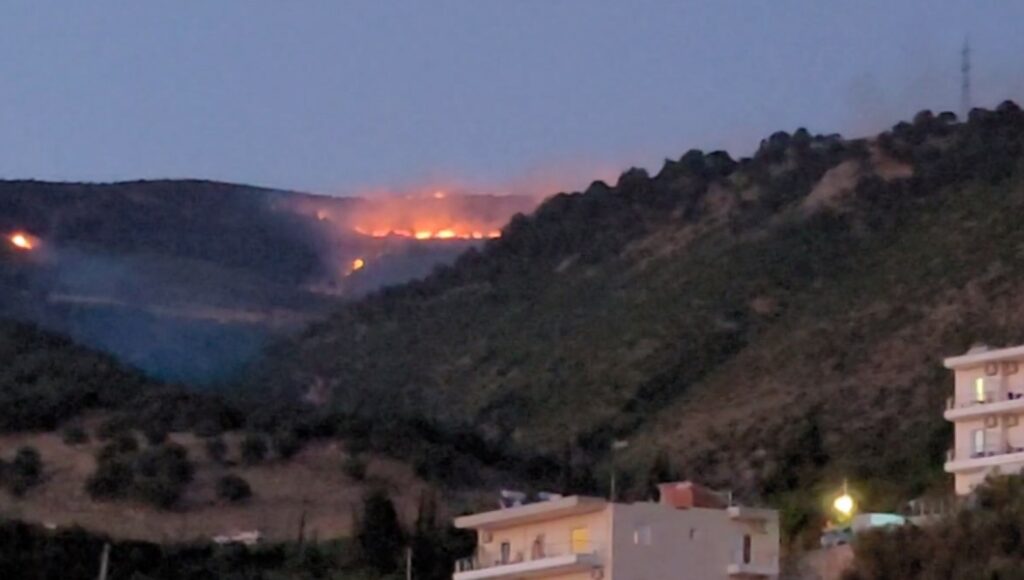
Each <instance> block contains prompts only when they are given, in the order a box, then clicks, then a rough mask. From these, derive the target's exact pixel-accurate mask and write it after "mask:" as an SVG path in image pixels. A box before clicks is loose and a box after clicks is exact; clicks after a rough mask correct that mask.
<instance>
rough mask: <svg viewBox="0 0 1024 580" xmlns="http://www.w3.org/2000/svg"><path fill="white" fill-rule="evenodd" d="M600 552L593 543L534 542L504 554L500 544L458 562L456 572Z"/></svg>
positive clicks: (514, 547)
mask: <svg viewBox="0 0 1024 580" xmlns="http://www.w3.org/2000/svg"><path fill="white" fill-rule="evenodd" d="M600 550H601V546H600V545H598V544H595V543H593V542H564V543H549V542H543V543H540V542H534V543H532V544H530V545H528V546H522V545H517V546H513V547H512V549H511V550H509V551H508V553H502V551H501V548H500V544H497V545H496V546H495V547H494V548H491V549H488V550H486V551H478V553H477V554H476V555H474V556H472V557H469V558H462V559H461V560H458V561H456V562H455V572H456V573H458V572H470V571H473V570H486V569H488V568H495V567H498V566H510V565H514V564H522V563H523V562H536V561H542V560H547V559H554V558H561V557H563V556H571V555H588V556H596V555H597V554H598V553H599V552H600Z"/></svg>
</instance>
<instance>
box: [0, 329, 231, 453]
mask: <svg viewBox="0 0 1024 580" xmlns="http://www.w3.org/2000/svg"><path fill="white" fill-rule="evenodd" d="M0 361H3V364H2V365H0V408H2V409H3V412H2V413H0V433H11V432H22V431H52V430H55V429H57V428H58V427H61V426H62V425H64V424H65V423H67V422H69V421H78V420H80V419H81V418H82V416H83V415H84V414H85V413H88V412H105V413H113V412H117V413H119V414H121V415H123V416H124V417H130V424H131V425H132V426H137V427H139V428H143V427H145V426H150V427H151V426H153V425H162V426H164V428H166V429H176V430H183V431H187V430H191V429H192V428H193V427H194V426H196V425H199V424H202V423H204V422H206V423H207V424H212V425H214V426H215V427H216V428H218V429H228V428H232V427H235V426H237V425H239V424H240V422H241V420H242V419H241V415H240V413H239V412H238V411H235V410H233V409H232V408H231V407H230V406H229V405H227V404H226V403H224V402H222V401H221V400H220V399H218V398H217V397H214V396H209V395H202V394H197V393H192V392H189V391H186V390H185V389H183V388H182V387H178V386H173V385H167V384H163V383H160V382H158V381H155V380H153V379H150V378H148V377H146V376H145V375H143V374H142V373H141V372H139V371H137V370H135V369H132V368H129V367H126V366H124V365H123V364H121V363H119V362H118V361H117V360H115V359H114V358H113V357H111V356H110V355H106V354H103V353H99V352H96V351H94V350H90V349H88V348H85V347H83V346H80V345H78V344H75V343H73V342H72V341H70V340H69V339H67V338H66V337H64V336H60V335H55V334H51V333H48V332H44V331H41V330H39V329H38V328H36V327H34V326H31V325H27V324H22V323H17V322H11V321H7V320H3V319H0Z"/></svg>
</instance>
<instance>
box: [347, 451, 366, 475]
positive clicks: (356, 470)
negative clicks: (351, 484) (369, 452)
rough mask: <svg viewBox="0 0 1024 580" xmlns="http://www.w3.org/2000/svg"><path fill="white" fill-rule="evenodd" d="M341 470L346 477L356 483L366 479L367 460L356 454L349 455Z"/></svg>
mask: <svg viewBox="0 0 1024 580" xmlns="http://www.w3.org/2000/svg"><path fill="white" fill-rule="evenodd" d="M341 470H342V471H343V472H344V473H345V475H347V476H349V477H350V478H352V479H353V480H355V481H362V480H364V479H366V460H365V459H363V458H362V457H361V456H359V455H356V454H354V453H353V454H349V456H348V457H346V458H345V461H344V462H342V464H341Z"/></svg>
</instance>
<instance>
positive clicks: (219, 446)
mask: <svg viewBox="0 0 1024 580" xmlns="http://www.w3.org/2000/svg"><path fill="white" fill-rule="evenodd" d="M206 456H207V457H209V458H210V461H214V462H216V463H224V460H225V458H227V456H228V446H227V444H225V443H224V439H222V438H220V437H211V438H209V439H207V440H206Z"/></svg>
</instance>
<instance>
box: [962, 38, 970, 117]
mask: <svg viewBox="0 0 1024 580" xmlns="http://www.w3.org/2000/svg"><path fill="white" fill-rule="evenodd" d="M970 112H971V45H970V43H969V42H968V40H967V38H966V37H965V38H964V47H963V49H962V50H961V51H960V113H961V114H962V115H963V120H964V121H966V120H967V115H968V114H970Z"/></svg>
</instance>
